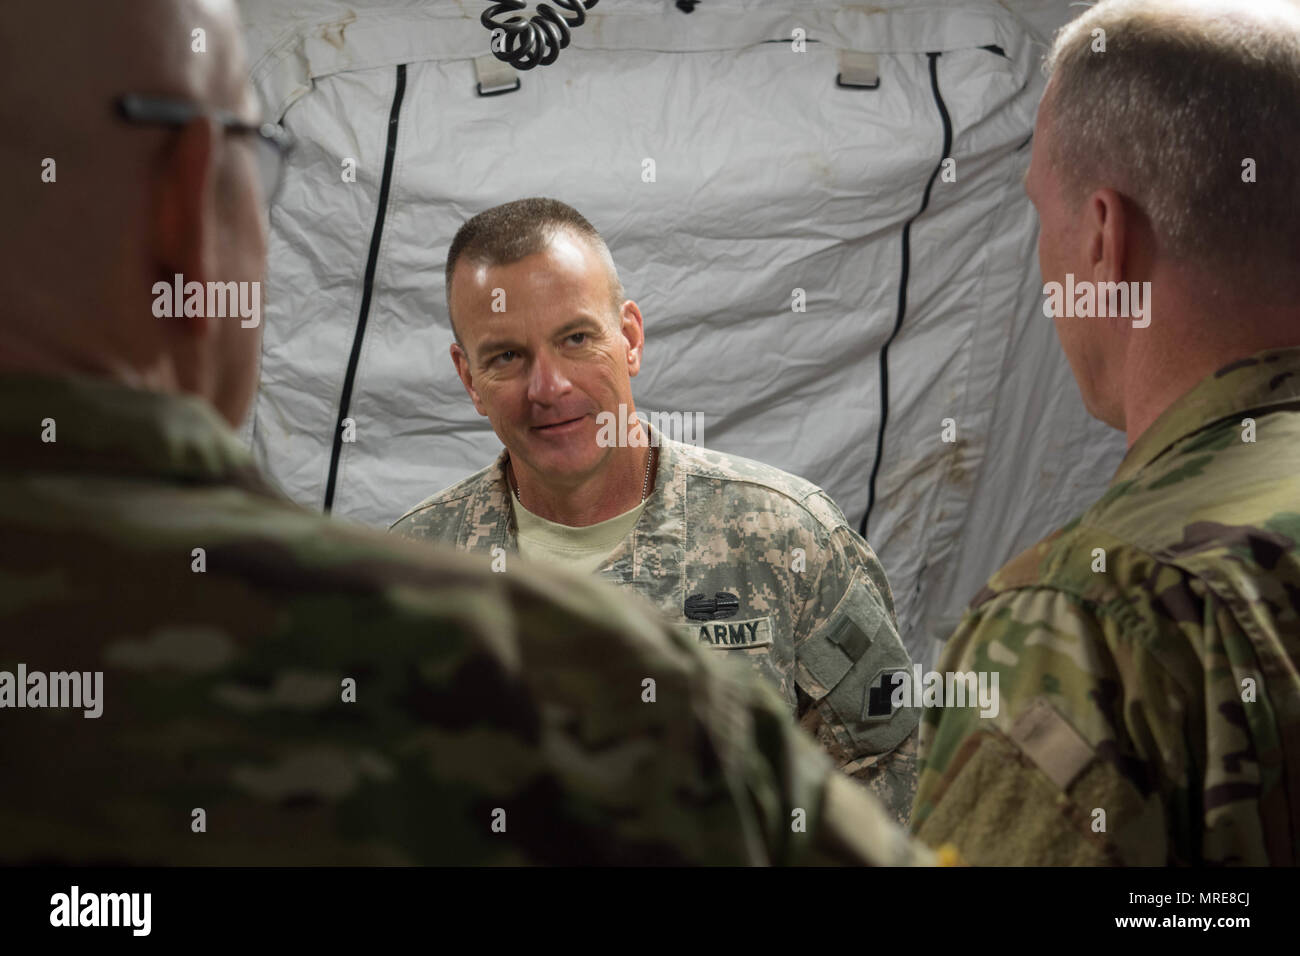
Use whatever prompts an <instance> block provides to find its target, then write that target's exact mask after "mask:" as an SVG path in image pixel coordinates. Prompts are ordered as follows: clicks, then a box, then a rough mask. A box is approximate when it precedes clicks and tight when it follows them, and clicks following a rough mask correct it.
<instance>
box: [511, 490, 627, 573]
mask: <svg viewBox="0 0 1300 956" xmlns="http://www.w3.org/2000/svg"><path fill="white" fill-rule="evenodd" d="M510 506H511V507H512V508H514V511H515V527H516V529H517V530H518V533H519V539H518V541H519V554H520V556H521V557H524V558H527V559H528V560H530V561H542V562H545V563H547V564H558V565H560V566H561V567H564V568H568V569H569V570H571V571H576V572H578V573H579V574H595V573H596V571H598V570H599V569H600V566H601V565H602V564H604V563H605V559H606V558H608V557H609V556H610V555H611V554H613V553H614V549H615V548H617V547H618V546H619V545H620V544H621V543H622V542H623V539H624V538H626V537H627V536H628V535H629V534H631V532H632V528H633V526H634V525H635V524H636V522H637V519H638V518H640V517H641V512H642V511H643V510H644V509H645V502H644V501H643V502H641V503H640V504H639V505H637V506H636V507H635V508H633V509H632V510H631V511H625V512H623V513H622V514H621V515H615V516H614V517H613V518H610V519H608V520H606V521H601V522H599V523H598V524H591V525H587V526H586V527H585V528H573V527H570V526H569V525H567V524H557V523H556V522H554V521H547V520H546V519H545V518H541V517H538V516H537V515H535V514H533V513H532V512H531V511H529V510H528V509H527V508H525V507H524V506H523V505H522V504H521V503H520V502H519V501H518V499H516V498H514V497H513V496H512V497H511V500H510Z"/></svg>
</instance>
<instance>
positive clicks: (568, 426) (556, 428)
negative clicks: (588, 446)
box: [532, 415, 587, 435]
mask: <svg viewBox="0 0 1300 956" xmlns="http://www.w3.org/2000/svg"><path fill="white" fill-rule="evenodd" d="M586 417H587V416H586V415H579V416H578V417H577V418H568V419H565V420H564V421H562V422H551V423H550V424H549V425H534V426H533V427H532V430H533V431H535V432H537V433H538V434H541V435H558V434H562V433H564V432H567V431H570V430H572V429H574V428H576V427H577V426H578V424H579V423H581V422H582V420H583V419H585V418H586Z"/></svg>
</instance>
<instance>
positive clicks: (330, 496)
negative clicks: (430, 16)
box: [325, 63, 406, 513]
mask: <svg viewBox="0 0 1300 956" xmlns="http://www.w3.org/2000/svg"><path fill="white" fill-rule="evenodd" d="M405 96H406V64H404V63H403V64H401V65H399V66H398V67H397V90H396V91H395V92H394V93H393V108H392V110H390V111H389V114H388V149H387V151H386V152H385V154H384V177H383V179H382V180H380V183H379V211H378V212H377V213H376V214H375V228H374V231H373V232H371V234H370V254H369V256H368V257H367V258H366V277H365V280H364V282H363V285H362V289H361V314H360V316H359V317H358V318H357V331H356V334H355V335H353V336H352V354H351V355H349V356H348V370H347V373H346V374H345V375H344V376H343V394H342V396H341V397H340V398H339V417H338V421H336V422H335V423H334V445H333V447H332V448H331V449H330V473H329V479H328V480H327V481H326V482H325V511H326V512H327V513H328V512H329V511H330V509H331V508H333V507H334V487H335V484H336V483H337V481H338V476H339V455H340V454H342V452H343V420H344V419H345V418H347V417H348V407H349V406H350V405H351V404H352V384H353V382H354V380H355V379H356V376H357V364H358V363H359V362H360V361H361V341H362V339H364V338H365V336H366V321H367V320H368V319H369V318H370V297H371V294H372V293H373V292H374V290H375V268H376V267H377V266H378V264H379V244H380V242H381V241H382V240H383V238H384V217H385V216H386V215H387V214H388V190H389V187H390V186H391V185H392V182H393V160H394V159H395V158H396V156H397V120H398V117H399V116H400V115H401V112H402V99H403V97H405Z"/></svg>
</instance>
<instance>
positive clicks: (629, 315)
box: [618, 299, 645, 378]
mask: <svg viewBox="0 0 1300 956" xmlns="http://www.w3.org/2000/svg"><path fill="white" fill-rule="evenodd" d="M618 320H619V332H620V333H621V334H622V336H623V339H624V341H625V342H627V374H628V376H629V377H631V378H635V377H636V374H637V372H639V371H641V356H642V355H643V354H644V352H645V326H644V323H643V321H642V318H641V310H640V309H638V308H637V305H636V303H635V302H633V301H632V300H631V299H628V300H627V301H626V302H624V303H623V308H622V309H621V310H620V311H619V314H618Z"/></svg>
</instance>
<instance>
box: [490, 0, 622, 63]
mask: <svg viewBox="0 0 1300 956" xmlns="http://www.w3.org/2000/svg"><path fill="white" fill-rule="evenodd" d="M598 2H599V0H555V5H556V6H558V7H561V8H563V9H565V10H569V11H571V12H572V13H573V16H572V17H562V16H561V15H560V14H559V13H557V12H556V11H555V7H552V6H551V5H550V4H548V3H539V4H538V5H537V13H536V14H534V15H533V18H532V19H531V20H528V19H525V18H524V17H520V16H512V17H510V18H509V19H506V20H498V19H497V16H498V15H499V14H502V13H517V12H518V11H520V10H523V9H524V8H525V7H527V6H528V4H527V2H526V0H500V2H498V3H494V4H492V6H490V7H488V8H487V9H486V10H484V11H483V16H482V17H480V18H479V20H480V22H481V23H482V24H483V26H485V27H487V28H488V29H489V30H491V31H492V32H493V34H495V33H496V31H497V30H501V31H503V33H504V35H505V49H503V50H498V49H496V44H495V43H494V44H493V50H492V54H493V56H495V57H496V58H497V59H498V60H504V61H505V62H506V63H509V64H510V65H511V66H513V67H514V68H515V69H516V70H531V69H532V68H533V67H535V66H550V65H551V64H552V63H554V62H555V58H556V57H557V56H559V55H560V51H561V50H563V49H564V48H565V47H566V46H568V45H569V33H570V29H569V28H570V27H580V26H582V25H583V24H584V23H586V22H587V11H588V10H590V9H591V8H592V7H594V6H595V5H596V4H597V3H598Z"/></svg>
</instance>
